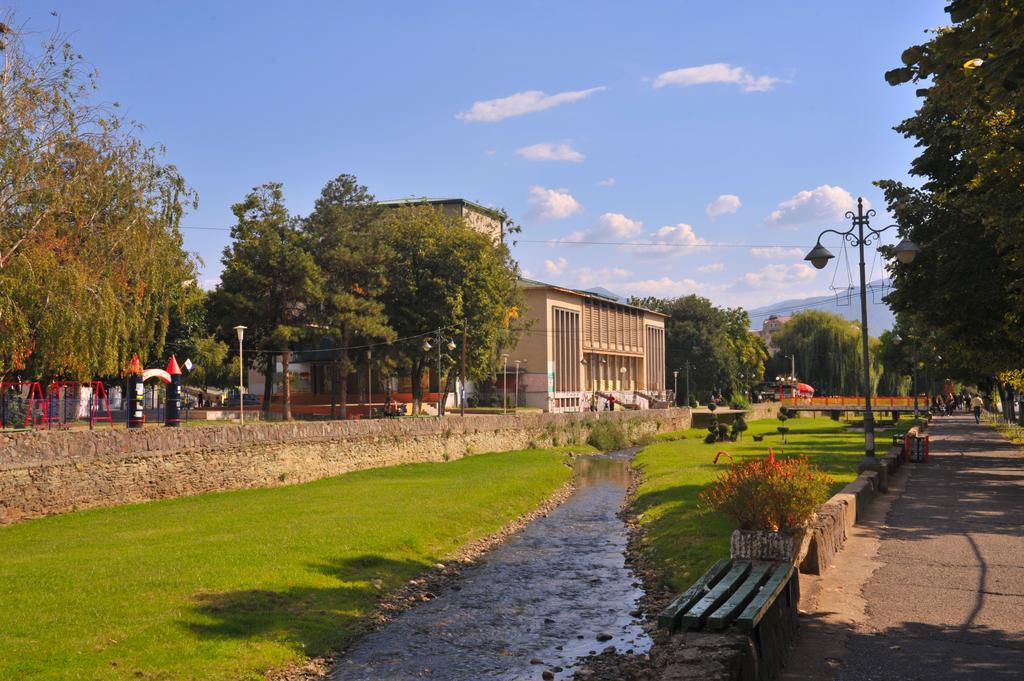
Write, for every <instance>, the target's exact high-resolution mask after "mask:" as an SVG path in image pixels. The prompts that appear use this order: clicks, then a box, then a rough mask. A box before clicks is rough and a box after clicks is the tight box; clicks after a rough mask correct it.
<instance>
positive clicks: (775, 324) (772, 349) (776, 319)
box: [758, 314, 792, 355]
mask: <svg viewBox="0 0 1024 681" xmlns="http://www.w3.org/2000/svg"><path fill="white" fill-rule="evenodd" d="M790 319H792V317H780V316H778V315H774V314H773V315H772V316H770V317H768V319H766V320H764V322H762V324H761V333H760V334H758V335H759V336H761V340H763V341H764V344H765V346H767V348H768V352H769V353H770V354H772V355H774V354H775V353H776V352H778V351H779V346H777V345H775V343H774V340H773V336H774V335H775V334H777V333H778V332H779V331H781V330H782V327H783V326H785V325H786V322H788V321H789V320H790Z"/></svg>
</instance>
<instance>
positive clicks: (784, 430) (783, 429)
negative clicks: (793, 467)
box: [776, 426, 789, 444]
mask: <svg viewBox="0 0 1024 681" xmlns="http://www.w3.org/2000/svg"><path fill="white" fill-rule="evenodd" d="M776 430H778V431H779V434H780V435H782V444H786V433H788V432H789V428H787V427H786V426H779V427H778V428H776Z"/></svg>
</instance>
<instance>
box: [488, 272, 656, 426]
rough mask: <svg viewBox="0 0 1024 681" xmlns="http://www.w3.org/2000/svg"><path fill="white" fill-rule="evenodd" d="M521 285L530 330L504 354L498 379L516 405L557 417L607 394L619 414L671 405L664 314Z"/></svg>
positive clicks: (549, 286) (601, 298) (526, 283)
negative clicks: (514, 386)
mask: <svg viewBox="0 0 1024 681" xmlns="http://www.w3.org/2000/svg"><path fill="white" fill-rule="evenodd" d="M520 286H521V287H522V289H523V291H524V293H525V294H526V305H527V310H526V314H525V315H524V316H525V318H526V319H528V320H530V321H532V326H531V327H530V329H529V331H527V332H526V333H525V334H524V335H523V337H522V338H521V339H520V341H519V344H518V345H517V346H516V348H515V349H513V350H511V351H510V352H509V354H508V371H507V372H506V374H505V376H506V380H507V382H506V389H507V390H509V391H510V392H509V394H510V395H511V390H512V384H511V383H512V381H515V380H516V379H517V378H518V392H519V393H520V404H522V405H523V406H529V407H540V408H542V409H544V410H545V411H554V412H560V411H584V410H587V409H591V408H592V406H593V405H596V406H597V408H598V409H602V408H604V407H605V406H606V405H607V401H608V398H609V397H611V396H613V395H614V397H615V401H616V402H618V403H619V404H620V405H622V406H623V407H625V408H638V409H644V408H649V407H652V406H657V405H659V404H662V403H665V402H668V401H670V400H671V395H670V394H669V392H668V391H667V390H666V387H665V382H666V373H667V372H666V367H665V318H666V317H667V315H663V314H661V313H659V312H652V311H650V310H646V309H644V308H641V307H636V306H633V305H627V304H625V303H621V302H619V301H617V300H613V299H611V298H608V297H605V296H602V295H599V294H596V293H591V292H587V291H577V290H574V289H568V288H563V287H561V286H555V285H553V284H545V283H543V282H539V281H532V280H529V279H522V280H520ZM517 360H518V361H519V367H518V376H517V375H516V372H517V368H516V361H517Z"/></svg>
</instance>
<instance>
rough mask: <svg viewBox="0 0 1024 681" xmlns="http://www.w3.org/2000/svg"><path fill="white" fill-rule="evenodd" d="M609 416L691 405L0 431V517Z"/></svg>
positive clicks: (431, 457) (558, 434) (539, 442)
mask: <svg viewBox="0 0 1024 681" xmlns="http://www.w3.org/2000/svg"><path fill="white" fill-rule="evenodd" d="M597 420H613V421H617V422H620V423H625V424H627V427H628V428H629V429H630V430H631V431H632V432H633V433H634V434H635V435H642V434H644V433H655V432H660V431H667V430H682V429H685V428H687V427H689V424H690V410H688V409H662V410H646V411H628V412H627V411H622V412H598V413H593V412H585V413H571V414H569V413H566V414H521V415H514V416H470V417H466V418H464V419H463V418H460V417H457V416H447V417H445V418H443V419H398V420H378V421H338V422H301V423H265V424H251V425H248V426H212V427H207V428H204V427H195V428H180V429H171V428H168V429H159V430H157V429H153V430H144V431H142V432H138V431H127V430H116V431H104V430H95V431H78V432H67V431H64V432H53V431H50V432H39V433H20V434H17V435H13V436H12V435H10V434H7V435H3V436H0V523H5V522H13V521H16V520H21V519H26V518H32V517H39V516H44V515H50V514H54V513H63V512H67V511H73V510H78V509H83V508H92V507H98V506H113V505H119V504H124V503H132V502H140V501H148V500H153V499H160V498H168V497H176V496H186V495H191V494H200V493H203V492H210V491H221V490H229V489H242V488H248V487H267V486H276V485H284V484H297V483H301V482H309V481H312V480H317V479H320V478H325V477H330V476H333V475H340V474H342V473H348V472H352V471H355V470H362V469H366V468H377V467H384V466H394V465H400V464H406V463H425V462H442V461H450V460H454V459H458V458H462V457H464V456H469V455H472V454H478V453H482V452H496V451H509V450H516V449H527V448H529V447H531V446H548V445H552V444H566V443H570V442H571V441H573V440H580V439H585V438H586V432H587V428H586V424H588V423H591V422H594V421H597Z"/></svg>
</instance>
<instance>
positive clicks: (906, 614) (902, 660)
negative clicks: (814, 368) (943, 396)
mask: <svg viewBox="0 0 1024 681" xmlns="http://www.w3.org/2000/svg"><path fill="white" fill-rule="evenodd" d="M933 424H934V427H933V428H932V457H931V460H930V462H929V463H928V464H911V466H909V467H906V466H905V467H904V469H907V468H910V469H911V470H910V471H909V473H900V474H899V475H897V476H896V480H895V484H894V486H893V490H892V492H891V493H890V494H889V495H885V497H888V499H885V501H884V502H883V503H881V504H875V505H874V506H875V507H873V508H872V515H873V517H869V518H868V522H867V523H865V526H864V527H863V528H858V529H857V531H856V533H855V536H854V537H853V538H852V539H851V541H850V543H849V544H848V545H847V547H846V548H845V549H844V550H843V552H842V554H841V555H840V556H839V559H838V561H837V566H836V567H834V568H832V569H830V570H829V571H827V572H826V574H825V575H823V576H822V578H821V579H820V581H819V582H818V583H816V584H813V585H812V588H815V589H816V590H817V596H816V597H815V598H814V600H813V603H812V604H811V606H809V607H808V606H805V607H808V609H812V610H813V613H812V614H810V615H809V616H808V617H807V620H808V621H807V625H806V626H805V627H804V630H805V635H804V636H802V640H801V641H800V643H798V646H797V650H795V651H794V659H793V660H792V661H791V664H790V666H789V669H788V670H787V673H786V674H785V676H784V678H788V679H833V678H835V679H840V680H841V681H861V680H864V679H871V680H872V681H875V680H877V681H904V680H908V679H929V680H938V679H957V680H963V679H967V680H970V681H974V680H977V681H981V680H983V679H984V680H985V681H989V680H1000V679H1024V456H1022V455H1021V453H1020V451H1019V449H1018V448H1016V447H1015V446H1013V445H1012V444H1010V443H1009V442H1008V441H1006V440H1005V439H1004V438H1002V437H1001V436H1000V435H999V434H998V433H997V432H996V431H995V430H994V429H992V428H990V427H988V426H986V425H984V424H983V425H975V423H974V418H973V416H959V415H958V416H952V417H945V418H937V419H935V420H934V421H933ZM885 497H883V499H884V498H885ZM802 605H804V604H803V603H802Z"/></svg>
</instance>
